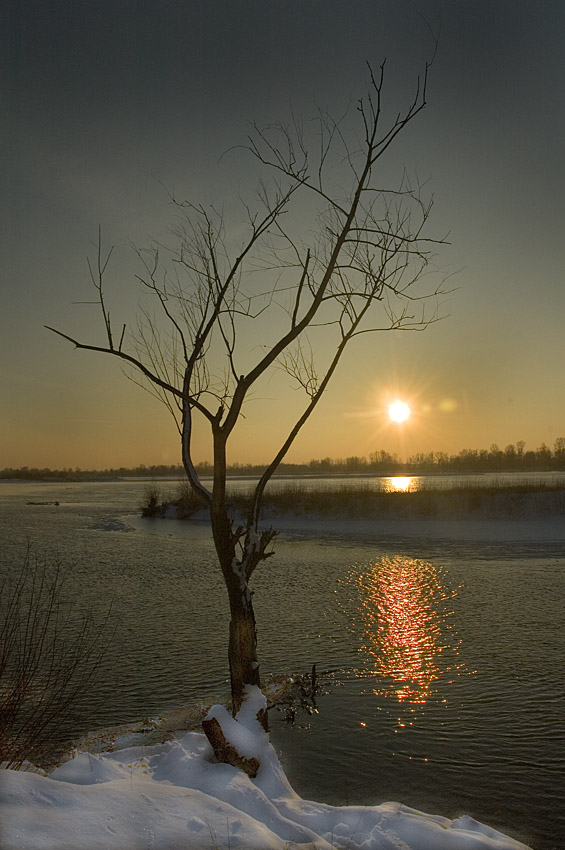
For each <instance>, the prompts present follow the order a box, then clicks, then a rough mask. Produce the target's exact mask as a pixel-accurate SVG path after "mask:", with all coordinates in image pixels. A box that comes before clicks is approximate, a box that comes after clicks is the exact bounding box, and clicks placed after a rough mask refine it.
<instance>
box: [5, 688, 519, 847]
mask: <svg viewBox="0 0 565 850" xmlns="http://www.w3.org/2000/svg"><path fill="white" fill-rule="evenodd" d="M264 705H265V701H264V697H263V695H262V694H261V692H260V691H259V690H258V689H257V688H249V689H248V695H247V699H246V702H245V703H244V705H243V707H242V709H241V711H240V712H239V714H238V716H237V719H236V720H234V719H233V718H232V717H231V716H230V715H229V714H228V712H227V711H226V709H225V708H223V707H222V706H214V708H213V709H211V711H210V713H209V717H215V718H216V720H217V721H218V722H219V723H220V725H221V727H222V731H223V732H224V735H225V737H226V738H227V739H228V740H229V741H230V742H231V743H232V744H233V745H234V746H236V747H239V748H240V750H241V753H242V754H244V755H245V757H246V758H251V757H254V758H256V759H257V760H258V761H259V762H260V767H259V770H258V773H257V776H256V778H255V779H250V778H249V777H248V776H247V775H246V774H245V773H243V772H242V771H241V770H239V769H237V768H235V767H232V766H231V765H227V764H220V763H218V762H215V761H214V759H213V753H212V748H211V746H210V744H209V743H208V741H207V739H206V737H205V736H204V735H203V734H200V733H197V732H187V733H185V734H183V735H180V736H179V737H177V738H175V739H173V740H170V741H167V742H164V743H160V744H154V745H150V746H130V747H126V748H124V749H120V750H117V751H115V752H106V753H100V754H98V755H93V754H92V753H88V752H82V753H76V754H75V756H74V758H72V759H70V760H69V761H67V762H65V763H64V764H62V765H61V766H59V767H58V768H56V769H55V770H53V771H52V772H51V773H50V774H49V775H44V774H42V773H39V772H35V771H33V770H30V769H28V770H20V771H15V770H1V771H0V824H1V826H0V850H16V848H17V850H145V848H147V850H181V849H182V850H236V848H245V850H298V848H303V850H314V848H316V850H339V848H343V850H345V848H347V850H399V848H400V850H520V848H521V850H524V848H525V845H524V844H520V843H519V842H517V841H514V840H512V839H511V838H508V837H506V836H504V835H502V834H501V833H500V832H497V831H496V830H494V829H491V828H489V827H488V826H484V825H483V824H480V823H478V822H477V821H475V820H473V819H472V818H470V817H467V816H464V817H460V818H457V819H456V820H449V819H447V818H444V817H441V816H437V815H429V814H425V813H423V812H418V811H416V810H415V809H410V808H408V807H406V806H403V805H401V804H400V803H382V804H381V805H375V806H369V807H367V806H343V807H338V806H329V805H326V804H324V803H315V802H310V801H306V800H302V799H301V798H300V797H299V796H298V795H297V794H296V793H295V792H294V791H293V790H292V788H291V787H290V785H289V783H288V780H287V778H286V776H285V774H284V772H283V770H282V767H281V765H280V763H279V760H278V758H277V755H276V753H275V750H274V749H273V747H272V745H271V744H270V742H269V739H268V736H267V735H266V733H265V732H264V731H263V729H262V727H261V726H260V724H259V722H258V721H257V719H256V715H257V711H258V710H259V709H260V708H262V707H263V706H264ZM526 850H527V849H526Z"/></svg>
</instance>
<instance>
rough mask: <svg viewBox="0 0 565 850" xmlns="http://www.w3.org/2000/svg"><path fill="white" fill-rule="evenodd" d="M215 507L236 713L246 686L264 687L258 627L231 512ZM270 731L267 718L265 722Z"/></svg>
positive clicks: (216, 533)
mask: <svg viewBox="0 0 565 850" xmlns="http://www.w3.org/2000/svg"><path fill="white" fill-rule="evenodd" d="M214 507H215V506H213V507H212V511H211V520H212V532H213V535H214V544H215V547H216V553H217V555H218V559H219V561H220V566H221V568H222V573H223V576H224V582H225V585H226V589H227V592H228V598H229V603H230V614H231V619H230V626H229V644H228V660H229V666H230V678H231V695H232V713H233V714H234V716H235V715H236V714H237V712H238V711H239V709H240V708H241V704H242V702H243V697H244V688H245V685H257V686H258V687H259V688H260V687H261V680H260V676H259V663H258V661H257V627H256V624H255V614H254V612H253V605H252V602H251V592H250V590H249V586H248V583H247V576H246V564H245V562H242V561H240V560H239V559H238V558H237V554H236V548H235V547H236V540H237V536H236V535H235V534H234V532H233V530H232V527H231V523H230V520H229V517H228V515H227V511H226V510H225V509H223V508H219V509H218V508H216V509H214ZM261 722H262V723H263V726H264V727H265V729H266V728H267V727H266V722H267V720H266V716H265V718H261Z"/></svg>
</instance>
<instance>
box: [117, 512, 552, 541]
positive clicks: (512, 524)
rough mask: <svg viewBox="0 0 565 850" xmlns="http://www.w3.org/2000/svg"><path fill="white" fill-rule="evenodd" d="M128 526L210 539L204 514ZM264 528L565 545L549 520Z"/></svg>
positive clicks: (273, 520)
mask: <svg viewBox="0 0 565 850" xmlns="http://www.w3.org/2000/svg"><path fill="white" fill-rule="evenodd" d="M121 519H122V520H123V521H124V522H125V523H126V524H127V525H128V526H130V527H132V528H135V529H137V530H142V531H153V532H156V533H167V534H171V533H173V534H175V536H176V535H177V534H178V535H179V536H181V537H192V536H194V537H203V536H207V535H209V534H210V529H209V520H208V518H207V516H206V514H205V512H199V513H198V514H196V515H195V516H194V517H193V518H191V519H188V520H185V519H182V520H181V519H175V518H174V517H172V516H171V517H168V518H165V519H162V518H154V517H151V518H148V517H140V516H127V517H122V518H121ZM261 526H262V527H263V528H268V527H269V526H272V527H273V528H274V529H275V530H276V531H277V532H278V535H279V539H284V537H285V535H291V536H295V535H296V534H304V535H305V536H308V537H322V536H332V537H333V536H343V537H347V536H348V535H351V534H353V535H356V536H362V537H364V538H370V539H372V540H378V539H381V538H389V537H411V538H418V539H430V540H441V539H445V540H465V541H473V540H475V541H477V542H509V543H510V542H515V543H518V542H520V541H524V542H528V541H530V542H536V541H537V542H544V543H560V542H565V519H564V518H563V517H548V518H539V517H538V518H535V519H523V518H519V519H513V520H508V519H370V518H365V517H363V518H360V519H355V518H352V517H335V516H332V517H323V516H319V515H315V514H308V515H306V514H304V515H301V516H295V515H292V514H266V515H264V517H263V518H262V521H261Z"/></svg>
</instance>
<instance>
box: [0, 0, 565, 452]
mask: <svg viewBox="0 0 565 850" xmlns="http://www.w3.org/2000/svg"><path fill="white" fill-rule="evenodd" d="M0 18H1V19H0V33H1V34H0V43H1V51H0V52H1V55H2V59H1V62H2V86H1V97H2V107H3V108H2V113H3V116H4V118H3V121H2V125H3V126H2V132H1V140H2V141H1V144H2V182H3V186H2V191H1V193H0V206H1V210H0V215H1V218H2V222H3V227H2V237H1V238H2V249H1V250H2V262H1V266H0V268H1V272H0V274H1V280H2V283H1V294H2V299H1V307H0V337H1V345H2V357H1V360H0V400H1V401H0V467H6V466H12V467H18V466H23V465H27V466H39V467H42V466H49V467H52V468H56V467H76V466H79V467H82V468H106V467H116V466H121V465H124V466H130V465H136V464H139V463H145V464H148V465H150V464H158V463H178V462H180V449H179V441H178V436H177V432H176V430H175V426H174V423H173V420H172V418H171V417H170V415H169V414H168V412H167V411H166V410H165V408H164V407H163V406H162V405H161V404H159V402H158V401H156V400H154V399H153V398H151V397H150V396H149V395H148V394H147V393H145V392H143V391H142V390H141V389H140V388H139V387H137V386H136V385H135V384H134V383H132V382H131V381H128V380H126V378H125V377H124V375H123V374H122V371H121V369H120V366H119V364H118V363H116V362H113V361H111V359H110V358H107V357H104V356H103V355H98V354H94V353H89V352H84V351H76V350H75V349H74V348H73V347H72V346H71V345H70V344H68V343H66V342H65V341H64V340H63V339H61V338H59V337H56V336H55V335H54V334H52V333H50V332H49V331H47V330H45V329H44V327H43V326H44V325H53V326H55V327H57V328H60V329H61V330H62V331H64V332H66V333H69V334H71V335H75V336H78V337H80V339H81V340H83V341H84V342H88V343H92V344H102V343H103V341H104V336H103V332H104V327H103V324H102V321H101V319H100V316H99V314H98V312H97V308H96V307H95V306H93V305H89V304H84V303H82V304H81V303H73V302H81V301H82V302H84V301H88V300H92V299H93V291H92V286H91V285H90V284H89V278H88V268H87V264H86V258H87V256H89V255H90V256H93V254H94V251H95V248H94V247H93V243H95V242H96V239H97V232H98V226H99V224H100V226H101V228H102V232H103V237H104V240H105V242H106V243H107V244H108V245H115V249H114V254H113V258H112V264H111V266H110V269H109V274H108V281H107V293H108V294H107V297H108V301H109V303H110V308H111V310H112V314H113V316H114V317H115V321H116V325H118V326H119V327H121V323H122V322H123V321H129V320H131V318H132V314H133V313H135V310H136V306H135V305H136V296H135V293H134V284H135V274H136V273H138V272H139V267H138V265H137V263H136V259H135V256H134V255H133V252H132V250H131V248H130V245H131V243H132V242H133V243H135V244H137V245H141V246H143V245H146V244H148V243H149V242H150V240H151V239H152V238H163V235H164V234H165V233H166V232H167V228H168V226H169V224H170V223H171V221H172V219H173V217H174V210H173V209H172V207H171V203H170V200H169V196H168V193H167V190H168V191H169V192H174V194H175V196H176V197H177V198H189V199H190V200H191V201H193V202H196V203H203V204H205V205H208V204H211V203H215V204H217V205H218V206H221V205H222V204H225V206H226V208H227V209H231V208H232V207H233V204H234V199H237V197H238V194H240V195H244V196H245V197H247V198H248V199H250V200H252V199H253V192H254V191H255V188H256V185H255V184H256V167H255V165H254V163H253V161H252V160H251V159H250V157H246V156H245V155H244V152H242V151H238V150H233V151H230V152H229V153H228V154H226V155H225V156H223V157H222V154H223V153H224V152H226V151H228V149H230V148H232V146H234V145H238V144H241V143H244V142H245V139H246V136H247V133H248V131H249V122H250V121H256V122H257V123H258V124H267V123H268V122H272V121H275V120H283V121H284V120H286V119H288V116H289V114H290V106H291V105H292V108H293V110H294V112H295V113H296V114H299V115H301V116H302V117H303V118H304V119H305V121H306V120H309V119H310V118H311V117H312V116H313V115H314V114H315V113H316V105H317V104H320V105H322V106H324V107H327V108H328V109H329V110H330V111H331V112H332V113H333V114H334V115H341V114H343V113H344V111H345V109H346V107H347V105H348V104H349V103H351V102H353V103H354V102H355V101H356V100H357V99H358V98H360V97H362V96H364V94H365V92H366V89H367V85H368V75H367V68H366V61H367V60H368V61H369V62H371V63H372V64H373V65H374V66H375V67H378V66H379V64H380V63H381V61H382V60H383V59H384V58H386V59H387V77H386V81H385V98H386V100H387V104H389V108H390V109H391V110H393V111H394V110H397V109H398V110H400V109H402V108H403V107H404V106H405V105H406V103H407V102H408V100H409V99H410V98H411V96H412V93H413V86H414V83H415V79H416V76H417V74H418V73H419V72H420V71H421V70H422V67H423V65H424V63H425V61H426V59H428V58H430V56H431V55H432V53H433V49H434V44H433V38H432V35H431V31H436V32H440V36H439V47H438V52H437V57H436V59H435V62H434V64H433V67H432V70H431V72H430V77H429V87H428V106H427V108H426V109H425V111H424V112H423V113H422V114H421V115H419V116H418V118H417V119H416V120H415V121H414V122H413V123H412V124H411V125H410V127H409V128H408V129H407V131H406V133H405V134H404V135H403V136H402V137H401V139H400V140H399V142H398V144H397V145H396V146H395V148H394V150H392V151H391V155H390V158H388V159H386V158H385V159H384V160H382V161H381V163H380V166H379V168H380V169H381V171H380V177H382V179H379V183H382V184H383V185H386V184H387V182H388V183H389V184H390V185H391V186H394V184H395V183H396V182H397V179H396V178H397V175H398V173H399V169H400V168H401V166H404V165H405V166H406V168H407V169H408V171H409V172H410V173H411V174H417V175H418V176H419V178H420V180H422V181H423V180H427V181H428V183H427V186H426V189H427V190H428V191H429V192H430V193H433V196H434V209H433V213H432V217H431V221H430V230H431V232H432V233H433V235H441V236H443V235H445V234H447V233H448V234H449V236H448V239H449V242H450V243H451V244H450V245H448V246H444V247H443V248H442V249H441V253H440V256H439V262H440V263H441V265H442V266H443V267H444V268H445V269H447V270H450V271H453V272H457V274H456V276H455V277H454V278H452V279H451V280H450V284H451V286H453V287H455V289H454V291H453V293H452V294H450V295H449V296H448V297H447V298H446V299H444V301H443V302H442V311H443V312H444V313H445V314H446V318H445V320H443V321H441V322H439V323H437V324H434V325H432V326H431V327H430V328H428V329H427V330H426V331H425V333H421V334H420V333H407V332H404V333H398V332H395V333H387V334H377V335H373V336H366V337H363V338H362V339H360V340H359V341H358V343H357V344H356V345H355V344H352V347H351V349H350V351H349V353H348V354H347V355H346V357H345V359H344V360H343V362H342V364H341V366H340V369H339V372H338V374H337V375H336V377H335V380H334V383H333V385H332V387H331V389H330V390H329V391H328V393H327V396H326V397H325V399H323V400H322V402H321V404H320V405H319V408H318V410H317V411H316V413H315V415H314V416H313V417H312V419H311V421H310V422H309V423H308V425H307V426H306V427H305V429H304V430H303V432H302V434H301V436H300V437H299V438H298V440H297V441H296V443H295V446H294V448H293V449H292V451H291V453H290V454H289V456H288V459H289V460H295V461H306V460H309V459H310V458H321V457H324V456H327V455H329V456H331V457H334V458H338V457H346V456H349V455H368V454H369V453H370V452H372V451H375V450H377V449H385V450H386V451H389V452H397V453H399V454H400V455H401V456H403V457H406V456H407V455H410V454H413V453H415V452H422V451H430V450H443V451H447V452H450V453H455V452H458V451H459V450H460V449H462V448H482V447H484V448H488V447H489V446H490V445H491V443H493V442H496V443H498V444H499V445H500V447H501V448H504V446H506V445H507V444H508V443H515V442H516V441H517V440H525V442H526V447H527V448H531V449H533V448H536V447H537V446H539V445H540V444H541V443H542V442H545V443H547V444H548V445H550V446H552V445H553V441H554V440H555V438H556V437H558V436H564V435H565V342H564V340H565V332H564V323H565V287H564V280H563V267H564V247H563V243H564V239H565V237H564V234H565V166H564V161H563V139H564V138H565V108H564V106H565V103H564V100H565V95H564V92H565V51H564V50H563V33H564V32H565V4H564V3H563V2H562V0H544V2H543V3H540V2H539V0H461V1H460V2H453V0H325V2H323V3H322V2H319V0H285V2H282V0H281V1H280V2H267V0H7V2H5V3H4V4H3V9H2V12H1V13H0ZM355 120H356V113H355V109H354V107H353V108H352V109H351V111H350V115H349V118H348V119H346V122H345V125H346V126H353V125H354V123H355ZM220 157H221V159H220ZM298 213H299V214H300V210H299V211H298ZM264 342H265V341H264V340H262V339H257V340H256V344H257V345H258V346H259V345H261V344H263V343H264ZM251 343H255V340H252V341H251ZM395 399H398V400H401V401H404V402H406V403H408V404H409V405H410V407H411V409H412V415H411V416H410V417H409V419H408V420H407V421H406V422H404V423H398V422H392V421H391V420H390V419H389V417H388V415H387V405H388V404H389V402H390V401H393V400H395ZM302 403H303V399H302V398H301V397H299V396H298V394H297V392H296V391H295V390H292V389H286V388H285V386H284V383H283V381H282V380H281V376H280V375H277V376H275V378H274V379H273V381H272V382H271V383H270V384H268V385H265V386H264V387H262V388H261V393H260V394H258V396H257V397H256V398H255V399H254V400H253V401H252V402H251V403H250V405H249V406H248V408H247V409H246V418H245V420H244V421H242V423H241V427H238V429H237V431H236V433H235V434H234V437H233V440H232V448H231V450H230V458H229V459H230V461H240V462H248V461H249V462H264V461H267V460H269V458H270V456H271V454H272V453H273V451H274V450H276V449H277V448H278V444H279V442H280V439H281V436H282V434H283V433H284V430H285V427H286V424H287V423H288V427H290V426H291V424H292V420H291V418H288V419H286V418H285V417H287V416H288V417H291V416H292V413H293V412H295V411H299V410H300V408H301V405H302ZM194 455H195V460H197V461H200V460H204V459H208V460H210V459H211V452H210V447H209V443H208V440H207V435H206V434H205V432H204V430H202V431H198V433H197V443H196V449H195V452H194Z"/></svg>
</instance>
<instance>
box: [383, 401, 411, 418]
mask: <svg viewBox="0 0 565 850" xmlns="http://www.w3.org/2000/svg"><path fill="white" fill-rule="evenodd" d="M410 413H411V410H410V407H409V405H407V404H406V402H405V401H393V402H392V404H389V406H388V415H389V419H390V420H391V421H392V422H406V420H407V419H408V418H409V416H410Z"/></svg>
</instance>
